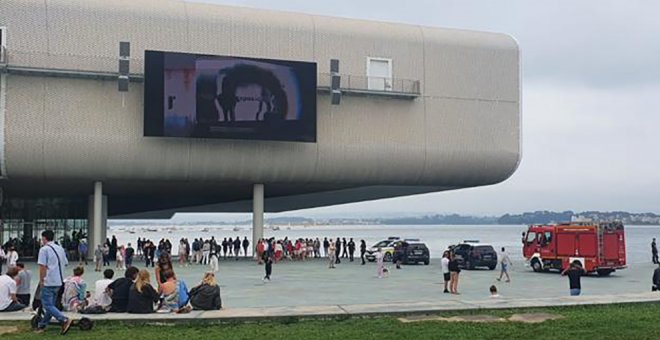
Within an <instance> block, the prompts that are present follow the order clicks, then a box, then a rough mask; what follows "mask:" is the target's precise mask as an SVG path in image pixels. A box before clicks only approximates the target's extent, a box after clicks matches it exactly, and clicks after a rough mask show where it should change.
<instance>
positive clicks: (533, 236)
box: [526, 231, 536, 243]
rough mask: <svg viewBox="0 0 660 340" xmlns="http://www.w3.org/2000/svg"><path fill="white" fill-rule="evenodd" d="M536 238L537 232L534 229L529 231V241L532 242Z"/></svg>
mask: <svg viewBox="0 0 660 340" xmlns="http://www.w3.org/2000/svg"><path fill="white" fill-rule="evenodd" d="M534 239H536V233H535V232H533V231H530V232H528V233H527V240H526V241H527V243H532V242H534Z"/></svg>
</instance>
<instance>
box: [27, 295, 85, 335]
mask: <svg viewBox="0 0 660 340" xmlns="http://www.w3.org/2000/svg"><path fill="white" fill-rule="evenodd" d="M61 301H62V291H61V290H60V292H59V293H58V294H57V302H56V306H57V308H58V309H60V310H61V309H62V306H61ZM32 309H34V310H35V311H36V314H35V315H34V316H33V317H32V319H30V326H31V327H32V329H37V328H38V327H39V322H40V321H41V319H42V318H43V317H44V308H43V306H42V304H41V285H37V289H36V291H35V292H34V300H32ZM71 325H72V326H78V328H79V329H80V330H81V331H89V330H91V329H92V328H94V321H92V319H90V318H86V317H82V318H80V319H79V320H77V321H74V322H73V323H72V324H71Z"/></svg>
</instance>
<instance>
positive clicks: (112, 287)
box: [106, 267, 139, 313]
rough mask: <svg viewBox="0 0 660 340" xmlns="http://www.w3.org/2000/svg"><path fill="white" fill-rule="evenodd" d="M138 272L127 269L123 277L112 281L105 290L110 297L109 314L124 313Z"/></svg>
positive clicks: (132, 268) (134, 268)
mask: <svg viewBox="0 0 660 340" xmlns="http://www.w3.org/2000/svg"><path fill="white" fill-rule="evenodd" d="M138 272H139V270H138V269H137V268H136V267H128V268H127V269H126V271H125V272H124V277H121V278H118V279H116V280H114V281H113V282H112V283H111V284H109V285H108V288H106V292H107V293H108V294H109V295H110V300H111V302H110V312H113V313H126V309H127V307H128V296H129V292H130V290H131V286H132V285H133V282H134V281H135V280H136V279H137V276H138Z"/></svg>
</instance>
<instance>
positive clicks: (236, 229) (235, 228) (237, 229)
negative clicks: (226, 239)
mask: <svg viewBox="0 0 660 340" xmlns="http://www.w3.org/2000/svg"><path fill="white" fill-rule="evenodd" d="M232 230H233V231H240V230H241V228H239V227H234V229H232Z"/></svg>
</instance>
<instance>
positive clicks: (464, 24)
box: [196, 0, 660, 216]
mask: <svg viewBox="0 0 660 340" xmlns="http://www.w3.org/2000/svg"><path fill="white" fill-rule="evenodd" d="M196 1H197V2H209V3H218V4H227V5H239V6H248V7H256V8H268V9H276V10H285V11H295V12H304V13H310V14H320V15H329V16H340V17H350V18H358V19H368V20H379V21H390V22H401V23H409V24H416V25H426V26H436V27H454V28H464V29H474V30H485V31H494V32H503V33H508V34H510V35H512V36H514V37H515V38H516V39H517V40H518V42H519V44H520V48H521V50H522V60H523V66H522V72H523V106H522V107H523V124H522V125H523V158H522V163H521V165H520V167H519V169H518V171H517V172H516V173H515V174H514V175H513V176H512V177H511V178H510V179H509V180H508V181H506V182H504V183H502V184H498V185H494V186H490V187H483V188H476V189H467V190H458V191H451V192H442V193H434V194H427V195H418V196H411V197H405V198H395V199H386V200H379V201H372V202H366V203H357V204H348V205H340V206H334V207H326V208H319V209H310V210H304V211H297V212H293V213H288V214H287V215H310V216H311V215H327V214H332V215H341V214H344V213H349V214H361V213H368V214H370V215H371V214H374V213H379V212H385V211H389V212H402V213H404V212H407V213H420V212H421V213H426V212H438V213H448V212H457V213H462V214H475V215H486V214H494V215H497V214H502V213H506V212H522V211H528V210H545V209H547V210H576V211H581V210H627V211H634V212H646V211H651V212H656V213H660V207H659V205H660V171H659V170H660V169H659V168H660V167H659V166H660V154H659V153H658V146H660V133H659V132H660V114H659V113H660V112H659V107H660V20H658V13H660V1H651V0H648V1H635V0H626V1H604V0H593V1H545V2H541V1H529V0H518V1H506V0H498V1H492V0H481V1H469V0H450V1H445V0H410V1H400V0H398V1H391V0H360V1H356V0H351V1H346V0H333V1H312V0H277V1H273V0H243V1H238V0H196Z"/></svg>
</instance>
